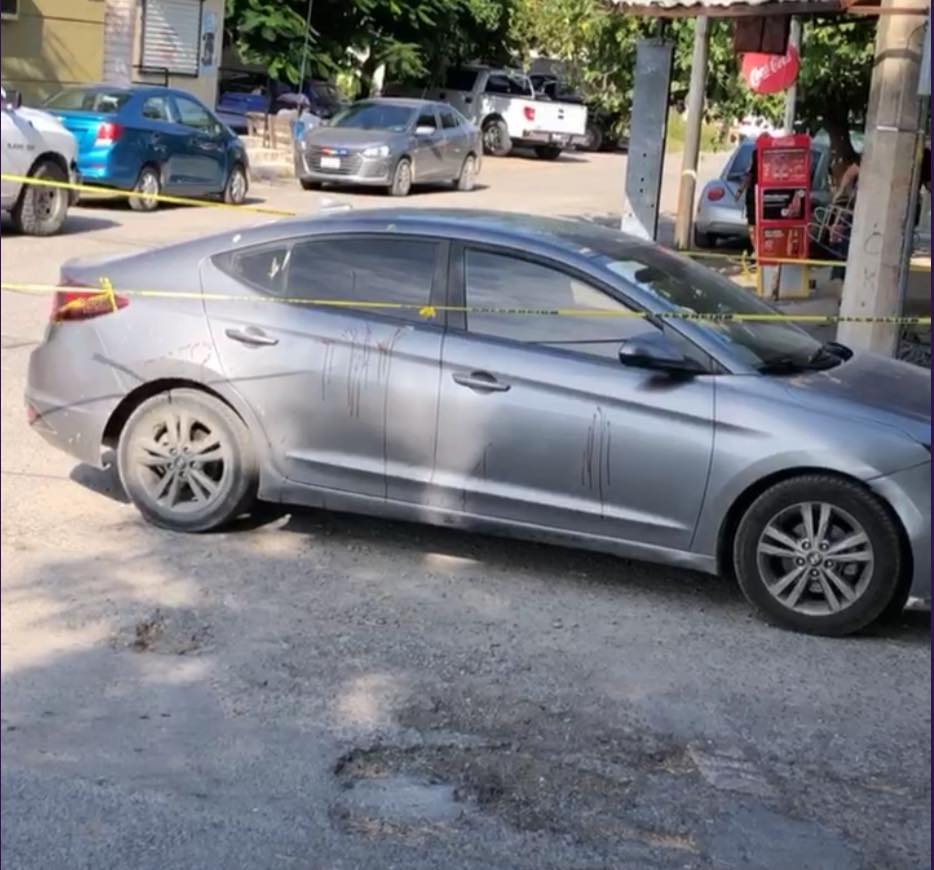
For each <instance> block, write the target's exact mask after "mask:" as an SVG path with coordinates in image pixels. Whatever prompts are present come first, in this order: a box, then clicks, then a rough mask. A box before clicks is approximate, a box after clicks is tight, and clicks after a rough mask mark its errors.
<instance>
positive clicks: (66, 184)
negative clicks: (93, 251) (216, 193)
mask: <svg viewBox="0 0 934 870" xmlns="http://www.w3.org/2000/svg"><path fill="white" fill-rule="evenodd" d="M0 178H2V179H3V180H4V181H15V182H18V183H19V184H32V185H35V186H37V187H55V188H59V189H61V190H74V191H77V192H78V193H93V194H95V195H97V196H100V195H102V194H106V195H109V196H123V197H126V198H128V199H129V198H130V197H137V198H138V199H146V200H153V201H155V202H166V203H170V204H172V205H197V206H201V207H209V208H235V209H237V210H238V211H246V212H254V213H256V214H267V215H273V216H274V217H296V216H297V214H298V212H294V211H288V210H287V209H282V208H267V207H266V206H263V205H246V204H243V205H234V204H233V203H231V202H223V201H221V200H210V199H192V198H190V197H187V196H170V195H169V194H165V193H146V194H142V193H140V192H139V191H138V190H121V189H120V188H119V187H98V186H97V185H92V184H76V183H75V182H73V181H55V180H54V179H51V178H33V177H32V176H30V175H11V174H10V173H7V172H3V173H0Z"/></svg>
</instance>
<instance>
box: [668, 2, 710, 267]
mask: <svg viewBox="0 0 934 870" xmlns="http://www.w3.org/2000/svg"><path fill="white" fill-rule="evenodd" d="M709 45H710V31H709V28H708V19H707V16H706V15H701V16H699V17H698V18H695V19H694V54H693V56H692V57H691V83H690V86H689V88H688V119H687V130H686V131H685V136H684V154H683V155H682V157H681V182H680V185H679V187H678V213H677V215H676V216H675V247H676V248H679V249H681V250H685V249H687V248H690V247H691V242H692V238H691V237H692V235H693V231H694V192H695V189H696V187H697V156H698V153H699V151H700V135H701V124H702V123H703V120H704V89H705V87H706V84H707V49H708V47H709Z"/></svg>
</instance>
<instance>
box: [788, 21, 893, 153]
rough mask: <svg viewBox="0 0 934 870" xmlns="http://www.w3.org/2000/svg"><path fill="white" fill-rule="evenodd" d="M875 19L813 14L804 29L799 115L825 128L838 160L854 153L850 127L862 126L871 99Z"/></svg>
mask: <svg viewBox="0 0 934 870" xmlns="http://www.w3.org/2000/svg"><path fill="white" fill-rule="evenodd" d="M875 32H876V24H875V21H873V20H870V19H853V18H846V19H843V18H841V17H839V16H837V17H835V18H833V19H827V20H821V19H811V20H809V21H807V22H805V25H804V28H803V34H802V57H801V72H800V73H799V74H798V101H797V107H796V114H797V118H798V120H799V121H801V122H802V123H803V124H804V125H805V126H806V127H807V128H808V129H810V130H812V131H817V130H819V129H820V128H821V127H823V128H824V129H825V130H826V131H827V134H828V136H829V137H830V144H831V149H832V153H833V155H834V158H835V160H840V161H844V162H849V161H851V160H852V159H853V157H854V156H855V151H854V149H853V142H852V139H851V136H850V131H851V130H853V129H854V128H860V127H862V125H863V122H864V120H865V115H866V106H867V103H868V102H869V82H870V79H871V78H872V64H873V54H874V42H875Z"/></svg>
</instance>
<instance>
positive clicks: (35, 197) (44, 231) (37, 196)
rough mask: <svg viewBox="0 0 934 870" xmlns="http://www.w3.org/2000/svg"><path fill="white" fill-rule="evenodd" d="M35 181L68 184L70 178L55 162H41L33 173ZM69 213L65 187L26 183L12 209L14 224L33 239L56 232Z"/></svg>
mask: <svg viewBox="0 0 934 870" xmlns="http://www.w3.org/2000/svg"><path fill="white" fill-rule="evenodd" d="M31 176H32V177H33V178H37V179H39V178H41V179H43V180H47V181H53V182H60V183H65V182H67V181H68V175H67V174H66V173H65V172H64V170H63V169H62V167H61V166H59V165H58V163H56V162H55V161H54V160H42V161H41V162H40V163H39V164H38V165H37V166H36V168H35V169H34V170H33V171H32V173H31ZM67 214H68V191H67V190H66V189H65V188H63V187H46V186H44V185H39V184H26V185H23V189H22V191H21V192H20V195H19V199H18V200H17V202H16V206H15V207H14V209H13V223H14V225H15V226H16V228H17V229H18V230H19V231H20V232H21V233H25V234H27V235H30V236H51V235H54V234H55V233H57V232H58V231H59V230H60V229H61V228H62V224H63V223H64V222H65V215H67Z"/></svg>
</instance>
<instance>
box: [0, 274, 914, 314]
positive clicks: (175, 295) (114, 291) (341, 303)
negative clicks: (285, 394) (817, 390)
mask: <svg viewBox="0 0 934 870" xmlns="http://www.w3.org/2000/svg"><path fill="white" fill-rule="evenodd" d="M100 284H101V291H100V292H99V293H93V294H92V293H88V295H86V296H82V297H79V298H77V299H72V300H71V301H70V302H69V303H67V304H66V306H65V307H66V308H70V309H71V310H78V309H80V308H82V307H83V306H93V305H95V304H99V303H101V302H106V303H107V304H108V305H110V307H111V309H112V310H114V311H116V310H117V309H118V302H117V297H118V295H119V296H130V297H138V298H142V299H173V300H193V301H204V302H245V303H249V304H264V303H276V304H282V305H308V306H312V307H318V308H345V309H360V310H373V309H376V310H393V311H402V310H406V311H412V310H415V311H418V313H419V315H420V316H421V317H424V318H426V319H432V318H434V317H437V316H438V314H439V313H440V312H445V311H450V312H456V313H465V314H503V315H509V316H519V317H600V318H603V317H606V318H617V317H620V318H643V319H645V318H649V319H652V318H659V319H663V320H691V321H703V322H709V323H817V324H830V323H888V324H894V325H901V326H908V325H913V326H930V325H931V318H930V317H907V316H900V317H871V316H847V315H839V314H771V313H769V314H744V313H728V314H699V313H697V312H693V311H668V312H661V313H649V312H645V311H620V310H617V309H603V308H488V307H483V306H478V305H418V304H408V303H405V302H367V301H356V300H354V301H350V300H342V299H306V298H304V297H288V296H259V295H257V296H238V295H234V294H230V293H211V292H201V291H199V290H187V291H186V290H179V291H175V290H125V289H123V288H122V287H121V288H114V287H113V285H112V284H111V283H110V281H109V280H108V279H107V278H102V279H101V281H100ZM0 290H3V291H7V292H9V293H20V294H25V295H45V294H47V293H56V292H77V293H81V292H87V288H81V287H61V286H58V285H56V284H25V283H17V282H12V281H3V282H0Z"/></svg>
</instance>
